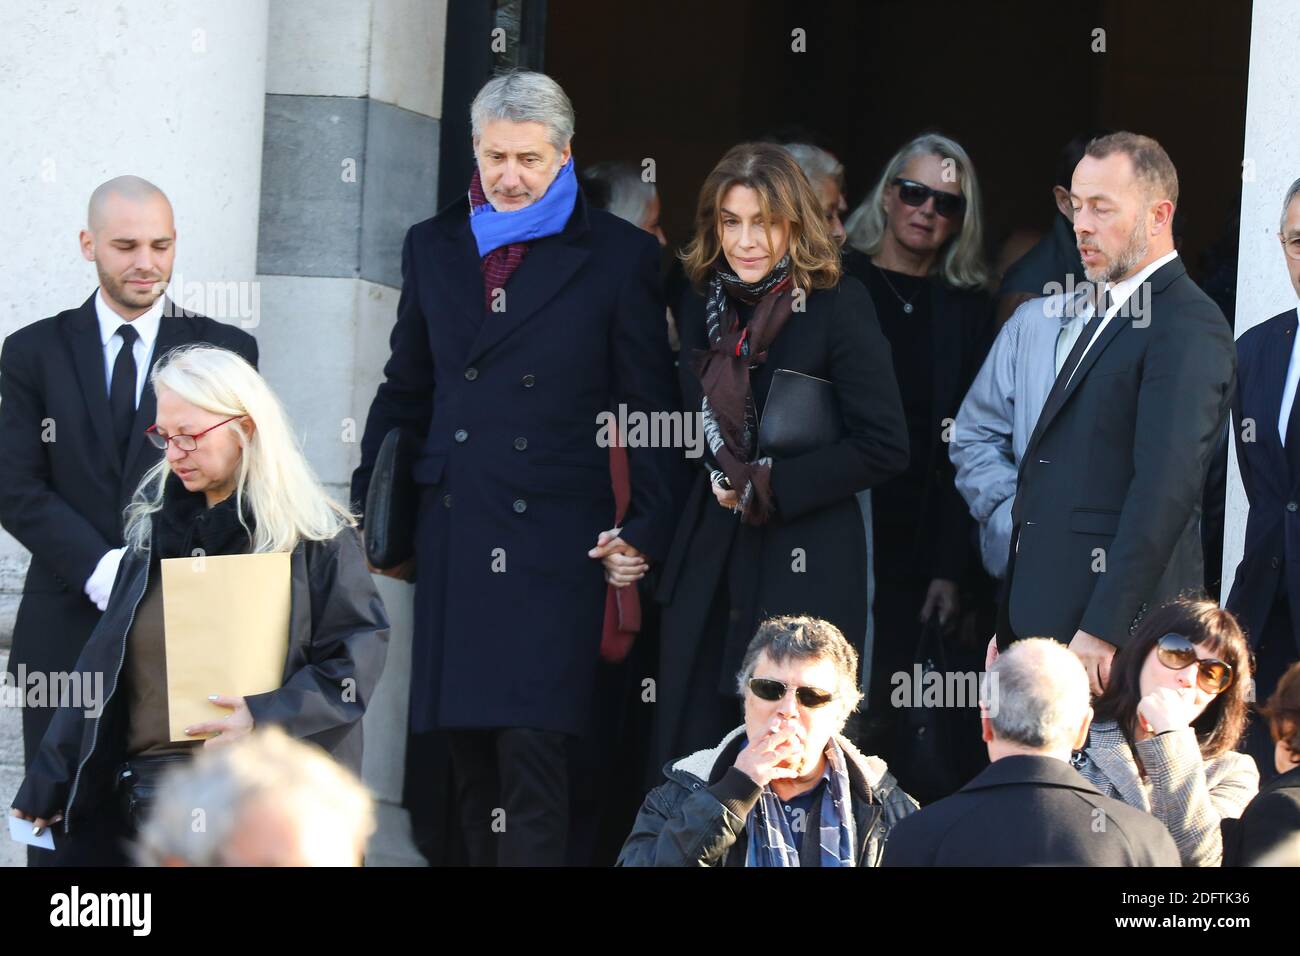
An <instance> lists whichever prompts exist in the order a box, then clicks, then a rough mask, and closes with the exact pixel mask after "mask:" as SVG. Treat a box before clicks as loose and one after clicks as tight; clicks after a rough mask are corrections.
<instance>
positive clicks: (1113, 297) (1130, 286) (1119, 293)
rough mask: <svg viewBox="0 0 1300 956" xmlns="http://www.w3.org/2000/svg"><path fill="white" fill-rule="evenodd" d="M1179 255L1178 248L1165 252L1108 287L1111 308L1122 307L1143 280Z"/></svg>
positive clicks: (1113, 310) (1113, 309) (1115, 309)
mask: <svg viewBox="0 0 1300 956" xmlns="http://www.w3.org/2000/svg"><path fill="white" fill-rule="evenodd" d="M1177 257H1178V250H1177V249H1175V250H1173V251H1171V252H1167V253H1165V254H1164V255H1163V256H1161V257H1160V258H1159V259H1157V260H1156V261H1155V262H1152V263H1149V264H1148V265H1147V266H1146V268H1144V269H1143V270H1142V271H1141V272H1138V273H1135V274H1134V275H1131V276H1129V277H1128V278H1127V279H1121V280H1120V281H1119V282H1116V283H1114V284H1112V285H1108V286H1107V287H1106V289H1107V291H1108V292H1110V309H1111V312H1112V313H1113V312H1115V311H1117V310H1118V309H1120V308H1121V307H1122V306H1123V305H1124V303H1125V302H1127V301H1128V299H1129V296H1131V295H1132V294H1133V293H1134V292H1135V291H1136V290H1137V287H1138V286H1140V285H1141V284H1142V283H1143V282H1146V281H1147V279H1149V278H1151V276H1152V274H1153V273H1154V272H1155V271H1156V270H1157V269H1159V268H1160V267H1161V266H1163V265H1164V264H1165V263H1167V262H1173V261H1174V259H1176V258H1177Z"/></svg>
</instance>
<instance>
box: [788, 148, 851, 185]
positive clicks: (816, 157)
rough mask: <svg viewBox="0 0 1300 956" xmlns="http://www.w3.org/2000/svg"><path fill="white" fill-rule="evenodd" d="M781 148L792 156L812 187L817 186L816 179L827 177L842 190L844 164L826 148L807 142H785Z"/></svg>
mask: <svg viewBox="0 0 1300 956" xmlns="http://www.w3.org/2000/svg"><path fill="white" fill-rule="evenodd" d="M783 148H784V149H785V151H786V152H787V153H789V154H790V155H791V156H793V157H794V161H795V162H796V163H798V164H799V168H800V169H802V170H803V174H804V175H805V176H807V177H808V182H810V183H812V187H813V189H816V188H817V182H818V180H822V179H829V180H831V181H833V182H834V183H835V185H836V186H838V187H839V188H840V192H843V191H844V164H843V163H841V162H840V161H839V160H838V159H836V158H835V157H834V156H832V155H831V154H830V153H828V152H826V150H824V149H822V148H821V147H820V146H813V145H811V144H809V143H786V144H784V146H783Z"/></svg>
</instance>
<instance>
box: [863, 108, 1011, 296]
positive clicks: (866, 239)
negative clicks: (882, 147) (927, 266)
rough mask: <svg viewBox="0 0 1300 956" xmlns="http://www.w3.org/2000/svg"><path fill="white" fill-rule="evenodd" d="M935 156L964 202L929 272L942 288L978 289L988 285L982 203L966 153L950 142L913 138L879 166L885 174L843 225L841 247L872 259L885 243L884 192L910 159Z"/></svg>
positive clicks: (932, 135)
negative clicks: (949, 166)
mask: <svg viewBox="0 0 1300 956" xmlns="http://www.w3.org/2000/svg"><path fill="white" fill-rule="evenodd" d="M925 155H929V156H938V157H939V158H940V159H951V160H952V161H953V162H954V163H955V164H956V166H957V184H958V185H959V186H960V187H961V193H962V195H963V196H965V197H966V212H965V214H964V215H963V216H962V220H961V230H960V231H959V232H958V233H957V234H956V235H955V236H953V237H952V238H951V239H949V240H948V242H947V244H946V246H945V247H944V248H943V249H942V250H940V252H939V255H938V256H937V257H936V259H935V266H934V268H935V271H936V272H937V273H939V274H940V275H941V276H942V277H943V279H944V281H945V282H947V283H948V284H949V285H951V286H955V287H956V288H958V289H979V288H983V287H984V286H986V285H988V282H989V270H988V264H987V263H986V262H985V261H984V221H983V215H984V213H983V208H982V207H983V203H982V201H981V199H980V185H979V179H977V178H976V176H975V166H974V164H973V163H972V162H971V159H970V156H968V155H967V154H966V150H964V149H962V148H961V144H959V143H958V142H957V141H956V140H952V139H949V138H948V137H947V136H940V135H939V134H938V133H926V134H924V135H922V136H918V137H916V139H914V140H912V141H911V142H910V143H908V144H907V145H906V146H904V147H903V148H902V149H900V150H899V151H898V152H896V153H895V154H894V156H893V158H892V159H890V161H889V162H888V163H887V164H886V165H885V171H884V172H883V173H882V174H881V176H880V179H879V180H878V181H877V182H876V185H875V187H874V188H873V189H872V190H871V192H870V194H868V196H867V198H866V199H864V200H862V204H861V205H860V206H858V208H857V209H855V210H853V213H852V214H851V215H850V216H849V218H848V219H847V220H846V221H845V223H844V231H845V233H847V236H848V238H847V240H846V242H847V244H848V245H850V246H852V247H853V248H854V249H857V250H858V251H859V252H862V253H865V254H866V255H869V256H874V255H875V254H876V253H878V252H879V251H880V246H881V244H882V243H883V241H884V238H885V225H886V222H885V190H886V189H888V188H889V186H890V184H891V183H892V182H893V181H894V180H895V179H896V178H897V177H898V176H900V175H901V174H902V172H903V167H904V166H906V165H907V163H908V161H909V160H911V159H912V157H913V156H925Z"/></svg>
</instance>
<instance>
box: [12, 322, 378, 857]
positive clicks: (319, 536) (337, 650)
mask: <svg viewBox="0 0 1300 956" xmlns="http://www.w3.org/2000/svg"><path fill="white" fill-rule="evenodd" d="M152 381H153V385H154V390H155V393H156V394H157V396H158V422H157V424H156V425H154V426H152V427H151V428H150V430H149V437H150V438H151V440H154V441H155V443H156V444H161V445H163V446H165V448H166V452H165V455H164V457H163V459H162V461H160V462H159V463H158V464H157V465H156V466H154V467H153V468H151V469H150V470H149V471H148V472H147V473H146V474H145V477H144V479H143V480H142V481H141V483H140V487H139V489H138V490H137V491H136V494H135V498H134V500H133V501H132V503H131V506H130V507H129V508H128V510H127V522H126V541H127V549H126V553H125V554H124V555H123V558H122V563H121V566H120V568H119V570H118V575H117V579H116V581H115V582H114V586H113V592H112V595H111V596H110V598H109V602H108V607H107V608H106V609H105V611H104V615H103V617H102V618H101V619H100V621H99V624H98V625H97V626H96V627H95V630H94V632H93V633H92V634H91V636H90V639H89V641H88V642H87V644H86V646H85V648H84V650H83V651H82V653H81V657H80V659H79V660H78V662H77V673H78V674H79V675H86V676H88V677H91V678H94V677H96V676H97V675H99V676H100V677H101V678H102V696H101V698H100V699H99V700H97V701H96V702H95V706H93V707H90V706H87V702H85V701H83V702H80V704H79V705H78V706H62V707H60V709H59V711H58V713H57V714H56V715H55V716H54V719H53V721H52V722H51V724H50V728H49V730H48V731H47V732H46V734H45V737H44V739H43V740H42V742H41V746H40V748H39V750H38V752H37V755H36V758H35V759H34V760H33V761H32V764H31V766H30V767H29V769H28V773H27V776H26V778H25V779H24V780H23V784H22V786H21V788H20V789H19V791H18V794H17V796H15V797H14V800H13V811H12V812H13V815H15V816H18V817H21V818H23V819H25V820H30V821H32V823H33V824H34V826H35V827H37V828H44V827H45V826H47V825H53V824H56V823H59V822H62V828H59V829H56V832H55V845H56V848H58V847H59V846H60V844H63V849H62V850H61V851H60V855H59V857H58V860H57V862H58V863H60V864H65V865H121V864H125V863H127V862H128V857H127V853H126V842H127V841H128V840H129V839H130V838H131V837H132V836H133V835H134V833H135V831H136V829H137V828H138V826H139V824H140V822H141V820H142V819H143V817H144V814H145V812H146V811H147V809H148V806H149V804H150V801H151V799H152V794H153V791H154V789H155V787H156V785H157V782H158V780H159V778H160V776H161V774H162V773H163V772H164V771H165V770H166V769H167V768H168V767H169V766H172V765H174V764H176V763H177V762H178V761H184V760H188V759H190V758H191V757H192V756H193V754H194V752H195V750H196V748H198V747H202V746H207V747H220V746H224V745H226V744H228V743H230V742H231V741H233V740H237V739H238V738H240V737H242V736H244V735H245V734H248V733H250V732H251V731H252V730H254V729H255V728H258V727H262V726H266V725H271V724H275V725H279V726H280V727H281V728H283V729H284V730H285V731H286V732H287V733H289V734H290V735H291V736H294V737H298V738H300V739H303V740H308V741H311V742H313V743H315V744H317V745H319V746H320V747H322V748H323V749H325V750H326V751H327V752H329V753H330V754H332V755H333V756H334V757H335V759H337V760H338V761H339V762H340V763H341V764H343V765H344V766H346V767H348V768H349V769H351V770H352V771H353V772H354V773H357V774H360V772H361V717H362V714H363V713H364V712H365V708H366V703H367V702H368V701H369V699H370V694H371V692H372V691H373V690H374V687H375V685H376V683H378V680H379V675H380V672H381V671H382V669H383V665H384V658H385V654H386V651H387V641H388V618H387V615H386V613H385V611H384V606H383V602H382V601H381V600H380V597H379V594H378V592H377V591H376V589H375V586H374V582H373V581H372V579H371V577H370V573H369V570H368V568H367V565H366V561H365V555H364V553H363V552H362V549H361V544H360V540H359V536H358V535H357V532H356V530H355V527H354V525H355V521H354V519H353V518H352V516H351V515H350V514H349V513H348V512H347V510H346V509H344V508H343V507H342V506H340V505H338V504H336V503H334V502H333V501H331V500H330V499H329V498H328V496H327V495H326V493H325V490H324V488H323V487H322V486H321V484H320V482H319V481H318V480H317V479H316V477H315V475H313V474H312V472H311V468H310V466H309V465H308V464H307V462H306V460H305V459H304V458H303V456H302V453H301V451H300V450H299V449H298V446H297V443H296V441H295V438H294V435H293V432H292V430H291V428H290V426H289V423H288V421H287V419H286V418H285V416H284V412H283V410H282V409H281V407H280V404H279V402H278V401H277V399H276V398H275V396H274V395H273V394H272V392H271V390H270V389H269V388H268V387H267V385H266V383H265V382H264V381H263V380H262V378H261V377H260V376H259V375H258V374H257V372H256V370H254V369H253V367H252V366H251V365H249V364H248V363H247V362H245V361H244V360H243V359H242V358H240V357H239V356H237V355H235V354H234V353H233V352H228V351H226V350H224V349H218V348H213V347H208V346H197V347H189V348H183V349H177V350H174V351H173V352H171V353H169V354H168V355H167V356H166V357H164V358H163V359H162V360H161V361H160V362H159V363H158V365H157V366H156V367H155V369H154V371H153V373H152ZM275 552H289V562H288V573H289V580H288V582H287V583H288V586H289V594H290V608H289V635H288V650H287V654H286V657H285V662H284V666H283V669H282V672H281V684H280V687H279V688H277V689H275V690H271V691H268V692H266V693H260V694H251V695H248V696H243V697H238V696H222V695H228V694H231V693H232V691H231V689H229V688H222V687H213V688H211V690H212V692H213V694H214V696H213V697H210V698H209V700H211V701H212V702H213V703H214V704H215V705H216V706H215V707H213V708H212V709H213V711H214V716H213V718H212V719H210V720H206V721H200V722H197V723H193V724H191V725H190V726H188V727H186V728H184V732H185V733H186V734H187V735H189V737H190V738H191V739H184V740H173V739H172V734H171V732H170V728H169V713H168V679H167V659H166V643H165V639H166V638H165V626H164V613H163V589H162V583H161V582H162V567H161V563H160V562H161V560H162V559H164V558H186V559H191V560H201V559H202V558H204V557H208V556H217V555H233V554H251V553H257V554H269V553H275ZM196 570H197V568H196ZM239 600H240V595H239V594H228V595H222V596H221V597H220V599H219V600H218V601H214V603H213V606H212V607H211V609H210V613H211V614H212V615H214V616H218V615H220V614H221V613H222V608H223V606H225V605H229V604H234V603H237V602H238V601H239ZM223 710H225V711H228V713H225V714H224V715H223V714H222V711H223ZM228 809H229V808H221V807H210V808H207V812H209V813H215V812H223V811H224V810H228Z"/></svg>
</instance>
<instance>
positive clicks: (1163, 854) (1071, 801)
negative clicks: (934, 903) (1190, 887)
mask: <svg viewBox="0 0 1300 956" xmlns="http://www.w3.org/2000/svg"><path fill="white" fill-rule="evenodd" d="M884 865H885V866H1178V865H1179V860H1178V850H1177V848H1175V846H1174V841H1173V838H1172V837H1171V836H1170V835H1169V831H1168V830H1166V829H1165V827H1164V825H1163V824H1162V823H1161V822H1160V821H1159V820H1157V819H1156V818H1155V817H1153V816H1151V815H1150V814H1148V813H1143V812H1142V811H1141V810H1138V809H1136V808H1134V807H1130V806H1128V805H1127V804H1124V803H1121V802H1120V801H1118V800H1114V799H1112V798H1110V797H1106V796H1103V795H1102V794H1101V793H1100V792H1099V791H1098V790H1097V789H1096V788H1094V787H1093V786H1092V785H1091V784H1089V783H1088V782H1087V781H1086V780H1084V779H1083V777H1081V776H1079V774H1078V773H1076V772H1075V771H1074V769H1073V768H1072V767H1071V766H1070V765H1069V764H1068V763H1066V762H1065V761H1064V760H1059V759H1057V758H1056V757H1039V756H1031V755H1028V754H1025V755H1017V756H1014V757H1003V758H1002V759H1001V760H995V761H994V762H993V763H991V764H989V766H988V767H987V768H985V770H984V771H983V772H982V773H981V774H980V775H979V776H978V777H976V778H975V779H974V780H972V781H971V782H970V783H968V784H966V786H964V787H962V788H961V789H960V790H958V791H957V792H956V793H954V794H953V795H952V796H950V797H945V798H944V799H942V800H939V801H938V802H936V803H932V804H930V805H929V806H928V807H923V808H922V809H921V810H920V812H918V813H914V814H912V815H911V816H910V817H907V818H906V819H904V820H902V821H900V822H899V824H898V825H897V826H896V827H895V828H894V831H893V833H891V834H890V837H889V843H888V844H886V846H885V861H884Z"/></svg>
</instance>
